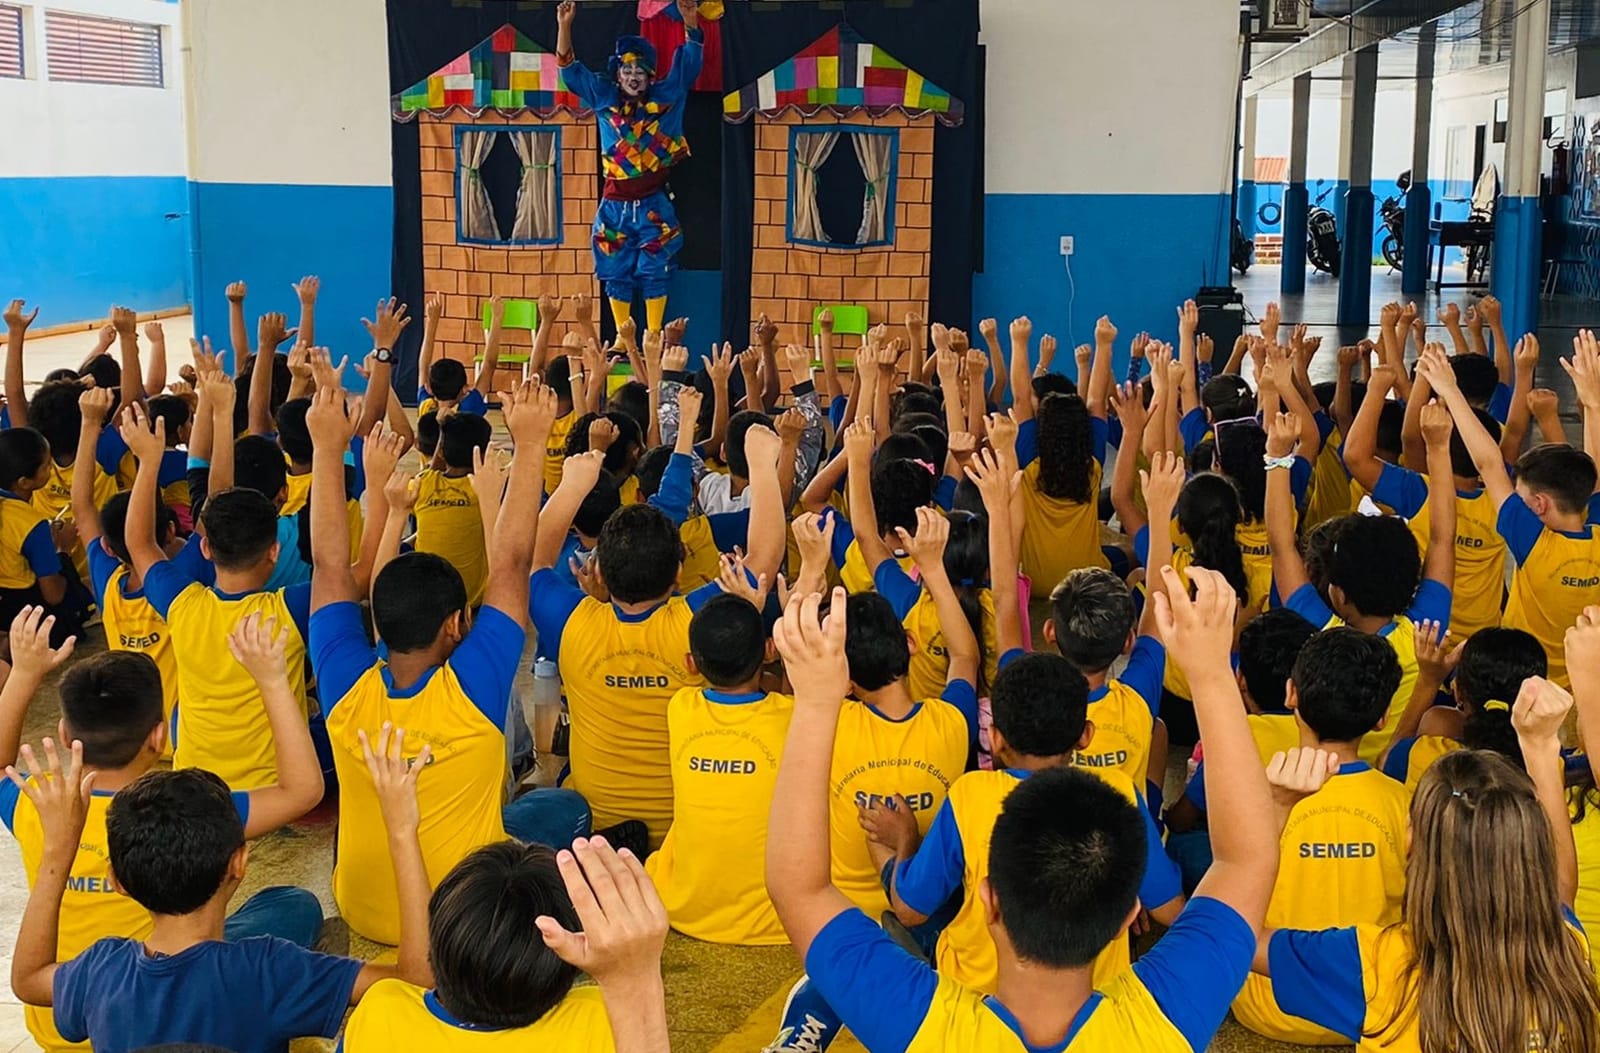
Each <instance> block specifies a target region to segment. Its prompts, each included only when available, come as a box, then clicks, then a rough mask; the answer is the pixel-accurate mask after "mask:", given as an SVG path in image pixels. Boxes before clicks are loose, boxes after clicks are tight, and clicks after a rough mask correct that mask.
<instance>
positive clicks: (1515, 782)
mask: <svg viewBox="0 0 1600 1053" xmlns="http://www.w3.org/2000/svg"><path fill="white" fill-rule="evenodd" d="M1562 913H1563V912H1562V906H1561V898H1560V892H1559V890H1558V887H1557V884H1556V850H1555V838H1554V836H1553V835H1552V831H1551V829H1550V822H1549V820H1548V819H1547V818H1546V817H1545V813H1544V809H1543V808H1542V807H1541V806H1540V804H1539V801H1538V799H1537V797H1535V795H1534V789H1533V782H1532V780H1530V779H1529V778H1528V776H1527V774H1526V773H1524V772H1523V771H1522V770H1521V769H1519V768H1517V766H1516V765H1514V764H1513V763H1512V762H1511V761H1509V760H1507V759H1506V758H1505V757H1502V756H1500V755H1499V754H1497V753H1492V752H1489V751H1487V750H1457V751H1456V752H1454V753H1448V754H1446V755H1445V756H1443V757H1441V758H1439V759H1438V760H1437V761H1435V762H1434V763H1433V765H1432V766H1430V767H1429V768H1428V770H1427V772H1426V773H1425V774H1424V775H1423V776H1422V781H1421V782H1420V783H1419V784H1418V785H1417V793H1416V796H1415V797H1414V798H1413V799H1412V802H1411V847H1410V852H1409V854H1408V857H1407V859H1406V889H1405V896H1404V899H1403V900H1402V903H1401V918H1402V924H1403V925H1404V926H1405V928H1406V929H1407V930H1409V937H1410V940H1411V944H1412V948H1411V949H1412V961H1411V963H1410V965H1409V967H1408V969H1407V971H1406V974H1405V978H1404V984H1405V987H1404V990H1403V993H1402V994H1401V995H1400V996H1399V997H1397V999H1396V1002H1395V1008H1394V1011H1393V1012H1392V1014H1391V1015H1390V1017H1389V1019H1388V1021H1386V1022H1385V1023H1384V1024H1383V1025H1381V1027H1379V1028H1378V1029H1377V1030H1376V1031H1374V1032H1368V1033H1366V1034H1365V1035H1364V1037H1367V1038H1379V1037H1380V1036H1383V1035H1393V1034H1395V1033H1396V1032H1398V1031H1399V1030H1400V1028H1402V1027H1404V1026H1406V1025H1407V1024H1409V1023H1410V1022H1411V1021H1412V1020H1413V1019H1414V1020H1415V1022H1416V1027H1417V1035H1418V1038H1419V1039H1420V1044H1421V1048H1422V1049H1427V1050H1441V1051H1442V1050H1448V1051H1451V1053H1501V1051H1512V1050H1560V1051H1561V1053H1595V1051H1596V1050H1600V993H1597V992H1596V989H1595V977H1594V973H1593V972H1592V971H1590V968H1589V961H1588V958H1587V956H1586V955H1585V954H1584V952H1583V949H1582V947H1581V946H1580V944H1579V942H1578V941H1577V940H1576V939H1574V938H1573V934H1572V932H1571V931H1570V930H1569V929H1568V928H1567V925H1566V923H1565V921H1564V920H1563V919H1562ZM1397 928H1398V927H1392V928H1390V929H1389V930H1388V931H1386V932H1385V933H1384V936H1383V938H1384V939H1400V938H1404V937H1403V936H1402V934H1401V933H1399V932H1397V931H1396V930H1397Z"/></svg>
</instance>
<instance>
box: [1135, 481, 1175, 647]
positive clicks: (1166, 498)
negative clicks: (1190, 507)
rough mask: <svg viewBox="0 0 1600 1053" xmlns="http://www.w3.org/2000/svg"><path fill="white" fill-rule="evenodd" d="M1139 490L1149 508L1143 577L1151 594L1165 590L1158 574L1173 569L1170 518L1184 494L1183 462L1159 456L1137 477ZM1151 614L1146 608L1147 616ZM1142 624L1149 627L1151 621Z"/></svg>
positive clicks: (1163, 579) (1146, 619) (1163, 578)
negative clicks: (1167, 568) (1163, 570)
mask: <svg viewBox="0 0 1600 1053" xmlns="http://www.w3.org/2000/svg"><path fill="white" fill-rule="evenodd" d="M1139 482H1140V486H1141V487H1142V488H1143V490H1144V497H1145V501H1146V502H1147V503H1148V504H1149V506H1150V551H1149V553H1148V554H1147V555H1146V558H1145V564H1144V565H1145V576H1146V581H1148V582H1149V587H1150V591H1152V592H1154V591H1155V590H1157V589H1161V588H1165V587H1166V578H1165V577H1164V576H1163V575H1161V574H1159V573H1158V572H1159V571H1160V569H1161V568H1162V567H1170V566H1171V565H1172V516H1173V512H1174V510H1175V509H1176V508H1177V507H1178V495H1179V494H1180V493H1182V491H1183V484H1184V470H1183V459H1182V458H1181V457H1179V456H1178V455H1177V454H1175V453H1168V452H1162V453H1158V454H1156V456H1155V457H1154V458H1153V459H1152V460H1151V462H1150V470H1149V471H1147V472H1145V471H1142V472H1140V473H1139ZM1151 612H1152V609H1151V608H1146V613H1147V614H1149V613H1151ZM1143 621H1144V622H1145V623H1146V624H1149V621H1150V619H1149V618H1145V619H1143Z"/></svg>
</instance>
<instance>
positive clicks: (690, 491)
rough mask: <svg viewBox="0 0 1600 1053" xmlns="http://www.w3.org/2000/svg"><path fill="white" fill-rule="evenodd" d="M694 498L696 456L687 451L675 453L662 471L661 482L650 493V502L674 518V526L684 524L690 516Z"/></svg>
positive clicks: (670, 517) (658, 509) (667, 515)
mask: <svg viewBox="0 0 1600 1053" xmlns="http://www.w3.org/2000/svg"><path fill="white" fill-rule="evenodd" d="M692 500H694V458H692V457H690V456H689V455H688V454H685V453H674V454H673V455H672V457H671V458H670V459H669V460H668V461H667V467H666V469H665V470H663V471H662V473H661V483H660V485H658V486H657V487H656V492H655V493H653V494H651V495H650V499H649V502H648V504H649V505H650V507H652V508H654V509H655V510H656V511H658V512H660V513H662V514H663V515H665V516H666V517H667V518H668V519H670V520H672V525H673V526H678V527H681V526H683V523H684V520H686V519H688V518H689V503H690V502H691V501H692Z"/></svg>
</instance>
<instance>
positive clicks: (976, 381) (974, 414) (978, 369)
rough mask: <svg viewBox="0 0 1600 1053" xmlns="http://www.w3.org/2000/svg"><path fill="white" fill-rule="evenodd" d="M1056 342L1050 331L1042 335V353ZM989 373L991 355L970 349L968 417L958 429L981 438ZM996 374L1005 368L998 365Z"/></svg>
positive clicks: (987, 398) (1003, 372) (986, 410)
mask: <svg viewBox="0 0 1600 1053" xmlns="http://www.w3.org/2000/svg"><path fill="white" fill-rule="evenodd" d="M1055 342H1056V338H1055V337H1053V336H1051V335H1050V334H1049V333H1046V334H1045V335H1044V336H1042V337H1040V338H1039V347H1040V348H1041V353H1042V349H1043V347H1044V345H1045V344H1049V345H1050V346H1051V347H1052V348H1054V347H1055ZM1003 361H1004V359H999V358H997V359H995V362H997V363H999V362H1003ZM988 375H989V356H988V355H987V354H985V353H984V352H982V351H979V350H978V349H977V348H972V349H970V350H969V351H968V352H967V400H966V401H967V418H966V420H965V421H964V422H963V423H962V426H961V427H960V428H959V429H958V430H960V431H965V432H969V433H970V434H972V435H976V436H978V437H979V438H982V437H983V420H984V417H985V416H987V415H988V412H989V396H988V394H987V393H986V392H985V391H984V389H983V381H984V378H985V377H987V376H988ZM995 375H996V376H1004V375H1005V370H1004V369H1000V368H998V367H996V369H995Z"/></svg>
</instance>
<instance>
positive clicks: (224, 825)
mask: <svg viewBox="0 0 1600 1053" xmlns="http://www.w3.org/2000/svg"><path fill="white" fill-rule="evenodd" d="M243 844H244V823H243V822H241V821H240V819H239V812H238V810H237V809H236V808H235V807H234V803H233V797H232V795H231V794H229V792H228V784H227V783H225V782H223V781H222V780H221V779H219V778H218V777H217V776H215V775H213V774H212V773H211V772H208V771H206V770H205V769H203V768H185V769H184V770H182V771H152V772H147V773H145V774H144V775H142V776H140V777H139V779H138V780H137V781H135V782H134V783H133V784H132V785H131V786H127V787H125V788H123V789H121V790H119V791H117V795H116V796H115V797H113V798H111V807H110V808H109V809H108V810H107V811H106V848H107V850H108V852H109V854H110V856H111V869H112V872H113V873H115V874H116V875H117V882H118V884H120V885H121V886H122V888H123V891H125V892H127V894H128V895H129V897H131V898H132V899H133V901H134V902H135V903H137V904H139V906H141V907H143V908H144V909H146V910H148V911H149V912H150V913H152V914H165V915H168V916H176V915H183V914H193V913H194V912H195V911H197V910H199V909H200V908H201V907H203V906H205V905H206V903H207V902H209V901H210V899H211V897H212V896H215V895H216V894H217V890H218V889H220V888H221V887H222V883H223V882H224V881H225V880H226V879H227V876H228V864H229V862H230V861H231V860H232V859H233V854H234V853H235V852H237V851H238V850H239V848H240V847H241V846H242V845H243Z"/></svg>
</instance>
